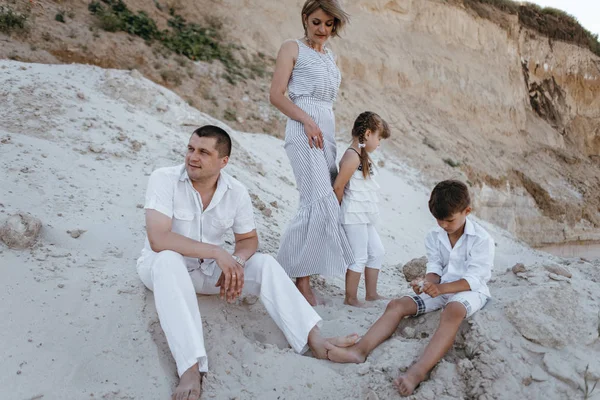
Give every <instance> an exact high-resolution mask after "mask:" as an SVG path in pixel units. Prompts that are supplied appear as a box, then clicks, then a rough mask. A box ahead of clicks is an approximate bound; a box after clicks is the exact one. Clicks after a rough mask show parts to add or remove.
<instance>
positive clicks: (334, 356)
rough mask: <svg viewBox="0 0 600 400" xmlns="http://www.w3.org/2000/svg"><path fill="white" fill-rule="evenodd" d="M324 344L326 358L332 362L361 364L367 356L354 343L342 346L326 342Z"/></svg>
mask: <svg viewBox="0 0 600 400" xmlns="http://www.w3.org/2000/svg"><path fill="white" fill-rule="evenodd" d="M325 346H326V347H327V358H329V359H330V360H331V361H333V362H337V363H350V364H352V363H354V364H361V363H364V362H365V360H366V359H367V356H366V355H365V354H363V353H362V352H361V351H360V350H359V349H358V347H357V346H356V345H355V346H350V347H347V348H342V347H336V346H334V345H332V344H331V343H327V344H326V345H325Z"/></svg>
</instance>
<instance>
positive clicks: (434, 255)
mask: <svg viewBox="0 0 600 400" xmlns="http://www.w3.org/2000/svg"><path fill="white" fill-rule="evenodd" d="M425 247H426V248H427V273H434V274H437V275H439V276H440V277H441V281H440V282H441V283H448V282H455V281H458V280H460V279H464V280H466V281H467V282H468V283H469V286H470V287H471V290H472V291H474V292H479V293H481V294H483V295H485V296H487V297H490V290H489V289H488V287H487V282H488V281H489V280H490V278H491V277H492V267H493V265H494V253H495V244H494V239H492V237H491V236H490V234H489V233H487V231H486V230H485V229H483V228H482V227H481V225H479V224H478V223H476V222H473V221H471V220H470V219H469V218H467V220H466V223H465V231H464V233H463V235H462V236H461V237H460V239H458V241H457V242H456V244H455V245H454V248H452V246H451V245H450V239H449V238H448V233H446V231H444V230H443V229H442V228H440V227H438V228H434V229H432V230H431V231H430V232H429V234H427V237H426V239H425Z"/></svg>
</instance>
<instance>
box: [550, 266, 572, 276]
mask: <svg viewBox="0 0 600 400" xmlns="http://www.w3.org/2000/svg"><path fill="white" fill-rule="evenodd" d="M544 268H546V271H548V272H551V273H553V274H556V275H561V276H564V277H566V278H572V277H573V274H571V271H569V270H568V269H567V268H566V267H563V266H562V265H553V264H550V265H544Z"/></svg>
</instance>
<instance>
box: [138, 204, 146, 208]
mask: <svg viewBox="0 0 600 400" xmlns="http://www.w3.org/2000/svg"><path fill="white" fill-rule="evenodd" d="M136 207H137V208H144V205H143V204H138V205H137V206H136Z"/></svg>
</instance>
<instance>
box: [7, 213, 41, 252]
mask: <svg viewBox="0 0 600 400" xmlns="http://www.w3.org/2000/svg"><path fill="white" fill-rule="evenodd" d="M41 229H42V222H41V221H40V220H39V219H37V218H35V217H33V216H31V215H29V214H24V213H19V214H15V215H12V216H10V217H9V218H8V219H7V220H6V221H5V222H4V224H3V225H2V226H1V227H0V240H2V241H3V242H4V243H5V244H6V245H7V246H8V247H10V248H12V249H25V248H27V247H31V246H32V245H33V244H34V243H35V241H36V240H37V237H38V235H39V233H40V230H41Z"/></svg>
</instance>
